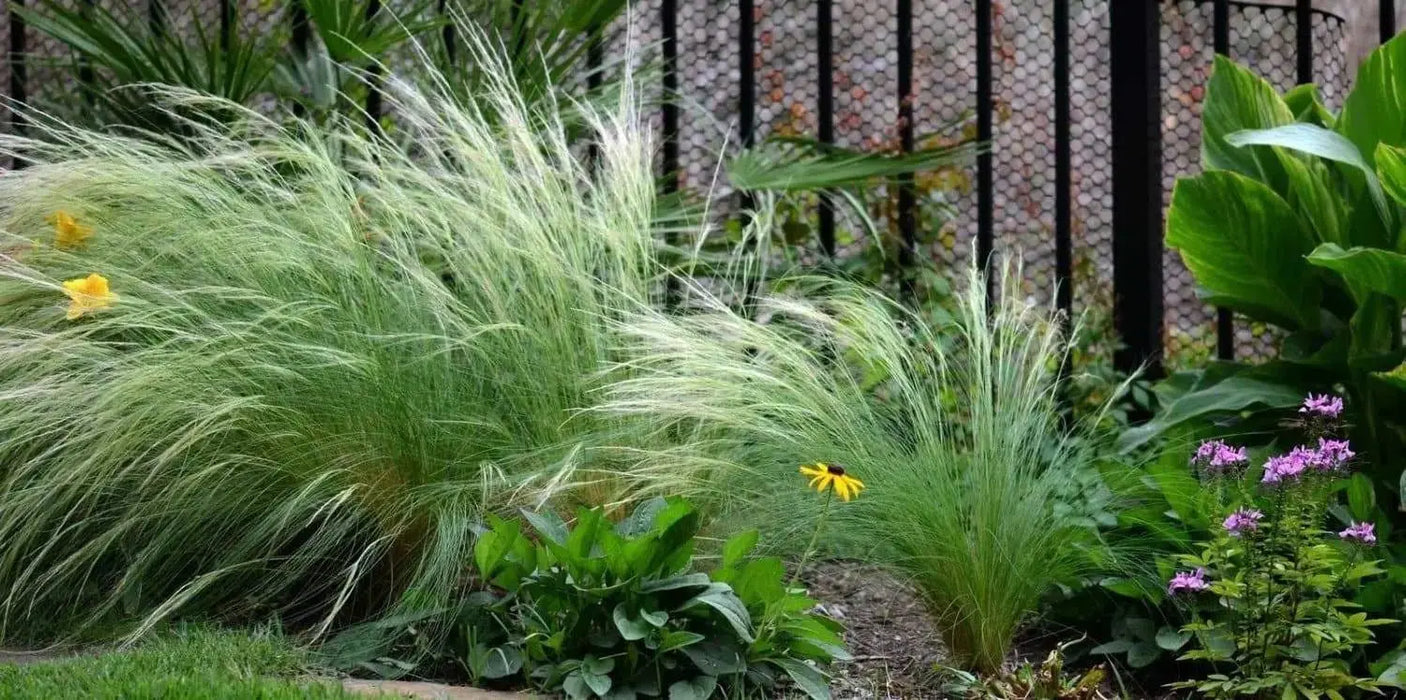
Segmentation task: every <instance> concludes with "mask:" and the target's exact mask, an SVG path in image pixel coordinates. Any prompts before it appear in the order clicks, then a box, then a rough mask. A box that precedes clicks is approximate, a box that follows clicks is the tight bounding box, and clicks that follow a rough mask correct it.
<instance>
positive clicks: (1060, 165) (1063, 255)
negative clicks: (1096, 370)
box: [1052, 0, 1074, 359]
mask: <svg viewBox="0 0 1406 700" xmlns="http://www.w3.org/2000/svg"><path fill="white" fill-rule="evenodd" d="M1052 21H1053V22H1054V76H1053V77H1054V129H1055V133H1054V139H1055V143H1054V146H1055V152H1054V156H1055V308H1057V309H1059V311H1060V314H1061V315H1062V318H1061V323H1062V324H1063V327H1064V331H1065V333H1066V334H1068V332H1069V329H1070V327H1071V320H1072V318H1073V310H1074V237H1073V233H1074V215H1073V202H1072V198H1073V196H1074V195H1073V191H1074V190H1073V186H1072V183H1071V178H1072V169H1073V159H1072V154H1071V146H1070V133H1069V130H1070V121H1071V117H1070V93H1069V49H1070V46H1069V0H1054V17H1053V18H1052ZM1066 359H1067V356H1066Z"/></svg>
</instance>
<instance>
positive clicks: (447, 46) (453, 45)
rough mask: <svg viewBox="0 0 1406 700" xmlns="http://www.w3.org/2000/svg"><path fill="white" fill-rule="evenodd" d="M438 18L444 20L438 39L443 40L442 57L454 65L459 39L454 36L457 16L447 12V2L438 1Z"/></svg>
mask: <svg viewBox="0 0 1406 700" xmlns="http://www.w3.org/2000/svg"><path fill="white" fill-rule="evenodd" d="M439 16H440V17H441V18H442V19H444V20H445V21H444V29H443V31H441V32H440V37H441V38H442V39H443V40H444V57H445V58H446V59H447V60H448V61H449V62H450V63H454V62H455V61H456V60H457V59H458V53H459V44H458V42H459V38H458V37H456V36H455V35H454V32H455V30H456V27H455V25H454V22H455V21H456V20H457V19H458V15H457V14H453V13H450V12H449V6H448V2H447V0H439Z"/></svg>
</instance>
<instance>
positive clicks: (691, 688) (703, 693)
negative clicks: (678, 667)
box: [669, 676, 718, 700]
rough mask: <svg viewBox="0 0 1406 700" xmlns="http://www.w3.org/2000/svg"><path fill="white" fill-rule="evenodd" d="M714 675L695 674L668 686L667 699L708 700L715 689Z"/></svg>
mask: <svg viewBox="0 0 1406 700" xmlns="http://www.w3.org/2000/svg"><path fill="white" fill-rule="evenodd" d="M717 687H718V679H717V678H716V677H715V676H695V677H693V678H690V679H688V680H686V681H679V682H677V683H674V684H673V685H670V686H669V700H708V699H709V698H711V697H713V691H714V690H717Z"/></svg>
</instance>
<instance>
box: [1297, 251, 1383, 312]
mask: <svg viewBox="0 0 1406 700" xmlns="http://www.w3.org/2000/svg"><path fill="white" fill-rule="evenodd" d="M1308 262H1310V263H1312V264H1314V265H1317V266H1319V267H1323V268H1327V269H1329V270H1332V271H1334V272H1337V273H1338V274H1340V275H1342V277H1343V279H1344V280H1345V281H1346V282H1347V283H1348V287H1349V288H1350V289H1352V290H1353V296H1355V297H1357V300H1358V302H1359V303H1360V302H1362V301H1364V300H1365V298H1366V294H1365V293H1364V291H1365V290H1370V291H1373V292H1380V293H1382V294H1385V295H1387V296H1389V297H1392V298H1394V299H1397V300H1400V301H1406V255H1402V254H1401V253H1394V252H1392V251H1390V250H1382V249H1380V248H1348V249H1346V250H1344V249H1343V248H1342V247H1340V246H1338V245H1335V244H1333V243H1324V244H1322V245H1320V246H1318V247H1317V248H1315V249H1314V250H1313V252H1312V253H1310V254H1309V256H1308Z"/></svg>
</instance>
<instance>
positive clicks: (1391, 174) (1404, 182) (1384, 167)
mask: <svg viewBox="0 0 1406 700" xmlns="http://www.w3.org/2000/svg"><path fill="white" fill-rule="evenodd" d="M1377 175H1378V177H1379V178H1380V180H1381V183H1382V189H1384V190H1386V193H1387V194H1389V195H1391V198H1392V199H1394V200H1396V203H1397V204H1400V205H1402V206H1406V149H1403V148H1398V147H1396V146H1391V145H1388V144H1385V143H1384V144H1381V145H1380V146H1377Z"/></svg>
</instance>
